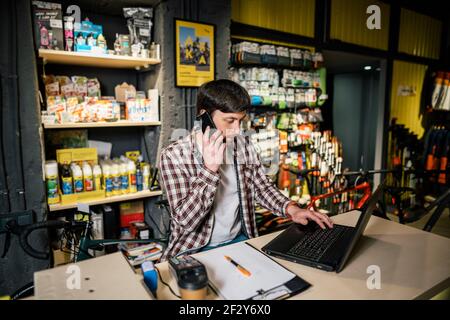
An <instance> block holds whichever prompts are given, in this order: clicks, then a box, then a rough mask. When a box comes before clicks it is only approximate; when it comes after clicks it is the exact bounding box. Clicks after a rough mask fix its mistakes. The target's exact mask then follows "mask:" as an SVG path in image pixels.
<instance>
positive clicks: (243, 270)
mask: <svg viewBox="0 0 450 320" xmlns="http://www.w3.org/2000/svg"><path fill="white" fill-rule="evenodd" d="M225 259H226V260H228V261H230V262H231V263H232V264H233V265H234V266H236V268H237V269H238V270H239V271H240V272H241V273H242V274H243V275H244V276H246V277H250V276H251V275H252V274H251V273H250V271H248V270H247V269H245V268H244V267H243V266H241V265H240V264H239V263H237V262H236V261H234V260H233V259H231V258H230V257H229V256H225Z"/></svg>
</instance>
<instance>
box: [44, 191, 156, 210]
mask: <svg viewBox="0 0 450 320" xmlns="http://www.w3.org/2000/svg"><path fill="white" fill-rule="evenodd" d="M160 195H162V191H161V190H157V191H150V190H145V191H139V192H135V193H129V194H123V195H120V196H112V197H106V198H102V199H98V200H89V201H85V202H83V203H84V204H87V205H89V206H94V205H98V204H106V203H114V202H120V201H129V200H136V199H142V198H149V197H156V196H160ZM48 207H49V208H50V211H59V210H66V209H75V208H77V203H72V204H50V205H49V206H48Z"/></svg>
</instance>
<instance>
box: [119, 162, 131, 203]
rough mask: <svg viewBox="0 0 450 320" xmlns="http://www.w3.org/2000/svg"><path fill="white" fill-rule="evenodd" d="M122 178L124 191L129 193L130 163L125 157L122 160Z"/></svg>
mask: <svg viewBox="0 0 450 320" xmlns="http://www.w3.org/2000/svg"><path fill="white" fill-rule="evenodd" d="M120 179H121V182H122V185H121V189H122V193H123V194H126V193H129V192H130V183H129V175H128V164H127V162H126V161H125V160H123V159H122V161H121V162H120Z"/></svg>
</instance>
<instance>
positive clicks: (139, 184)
mask: <svg viewBox="0 0 450 320" xmlns="http://www.w3.org/2000/svg"><path fill="white" fill-rule="evenodd" d="M142 180H143V176H142V170H141V168H140V166H138V167H137V168H136V189H137V191H142V188H143V181H142Z"/></svg>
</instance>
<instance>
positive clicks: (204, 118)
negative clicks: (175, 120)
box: [197, 111, 217, 134]
mask: <svg viewBox="0 0 450 320" xmlns="http://www.w3.org/2000/svg"><path fill="white" fill-rule="evenodd" d="M197 121H200V122H201V123H202V132H203V133H205V131H206V128H207V127H208V126H209V128H210V129H211V134H212V133H213V131H215V130H212V129H216V130H217V128H216V125H215V124H214V121H213V119H212V117H211V115H210V114H209V112H208V111H205V112H203V113H202V114H201V115H199V116H197Z"/></svg>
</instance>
